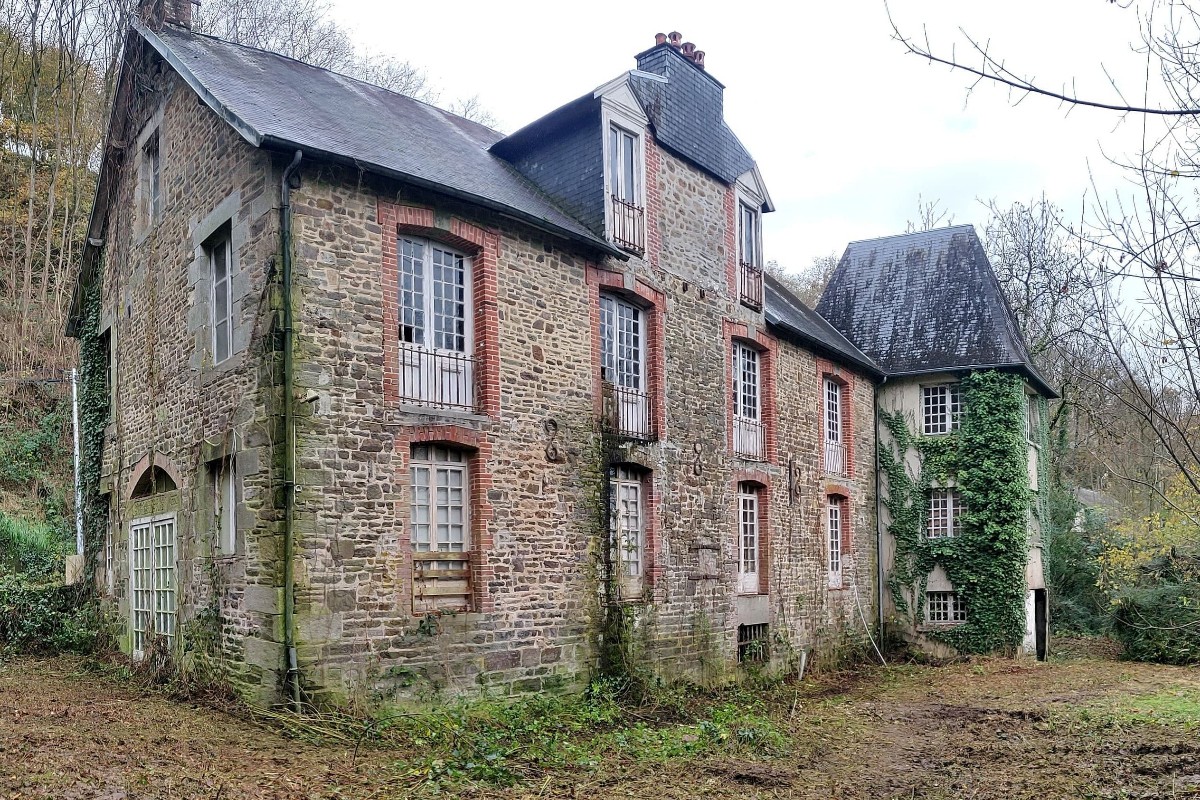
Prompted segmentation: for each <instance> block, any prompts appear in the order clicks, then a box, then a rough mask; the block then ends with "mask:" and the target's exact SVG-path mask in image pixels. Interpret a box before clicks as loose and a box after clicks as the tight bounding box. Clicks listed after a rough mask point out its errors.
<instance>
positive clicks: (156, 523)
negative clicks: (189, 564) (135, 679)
mask: <svg viewBox="0 0 1200 800" xmlns="http://www.w3.org/2000/svg"><path fill="white" fill-rule="evenodd" d="M129 555H130V570H129V582H130V587H129V588H130V604H131V610H132V612H133V613H132V614H131V623H132V627H133V653H134V656H135V657H140V656H141V655H142V654H143V653H144V652H145V650H146V648H147V646H148V645H150V643H151V642H152V641H153V639H154V638H155V637H163V639H164V640H165V642H166V645H167V647H168V649H169V648H170V647H171V646H172V645H173V644H174V640H175V517H173V516H168V517H153V518H148V519H142V520H135V521H134V522H133V523H131V524H130V526H129Z"/></svg>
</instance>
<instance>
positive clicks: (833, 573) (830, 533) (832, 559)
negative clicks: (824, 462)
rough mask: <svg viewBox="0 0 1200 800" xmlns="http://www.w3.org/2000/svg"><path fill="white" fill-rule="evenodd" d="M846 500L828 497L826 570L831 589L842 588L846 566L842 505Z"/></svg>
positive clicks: (826, 512)
mask: <svg viewBox="0 0 1200 800" xmlns="http://www.w3.org/2000/svg"><path fill="white" fill-rule="evenodd" d="M844 502H845V501H844V500H842V498H840V497H838V496H836V495H829V496H828V497H826V511H825V557H826V561H825V569H826V571H827V572H828V574H829V588H830V589H840V588H842V567H844V566H845V564H844V561H845V553H843V552H842V534H843V526H844V525H845V523H846V520H845V519H844V518H843V517H844V515H843V514H842V505H843V504H844Z"/></svg>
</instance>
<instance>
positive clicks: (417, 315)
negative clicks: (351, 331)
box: [396, 236, 475, 411]
mask: <svg viewBox="0 0 1200 800" xmlns="http://www.w3.org/2000/svg"><path fill="white" fill-rule="evenodd" d="M396 244H397V246H396V252H397V256H398V262H399V263H398V271H397V272H398V274H397V280H398V293H399V298H398V300H399V304H398V306H399V329H398V331H397V333H398V337H399V342H400V398H401V399H402V400H404V401H406V402H409V403H413V404H416V405H422V406H431V407H434V408H446V409H457V410H464V411H469V410H473V409H474V408H475V359H474V353H473V348H474V341H473V330H472V327H473V325H472V320H473V309H472V297H471V286H472V284H471V280H472V277H471V259H470V258H468V257H467V256H465V255H463V254H462V253H459V252H457V251H455V250H453V249H451V248H448V247H446V246H444V245H442V244H439V243H438V242H434V241H430V240H427V239H417V238H413V237H409V236H401V237H400V238H399V239H398V241H397V243H396Z"/></svg>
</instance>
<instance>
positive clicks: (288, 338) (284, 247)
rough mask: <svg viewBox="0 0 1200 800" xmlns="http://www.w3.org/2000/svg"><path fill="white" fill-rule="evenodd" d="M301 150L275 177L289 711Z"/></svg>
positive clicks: (293, 663)
mask: <svg viewBox="0 0 1200 800" xmlns="http://www.w3.org/2000/svg"><path fill="white" fill-rule="evenodd" d="M303 157H304V152H303V151H301V150H297V151H296V155H295V156H294V157H293V158H292V163H291V164H289V165H288V166H287V169H285V170H284V171H283V177H282V178H281V179H280V181H279V200H280V202H279V248H280V259H281V261H282V270H281V271H282V278H281V283H282V284H283V285H282V287H281V291H282V294H283V320H282V323H283V324H282V326H281V327H282V331H281V332H282V333H283V428H284V432H283V509H284V511H283V643H284V649H285V650H286V651H287V674H286V676H285V678H284V684H285V686H286V688H287V692H288V697H289V701H290V703H291V707H292V710H293V711H299V710H300V665H299V663H298V661H297V658H296V615H295V606H296V573H295V565H294V564H293V563H292V562H293V560H294V559H295V551H296V545H295V517H296V409H295V402H296V397H295V394H296V390H295V386H294V385H293V382H294V379H295V378H294V374H293V373H294V364H293V350H294V349H295V348H294V342H295V333H294V327H293V319H292V188H293V187H292V179H293V178H296V179H297V183H299V180H298V179H299V175H298V173H297V170H298V169H299V167H300V160H301V159H302V158H303Z"/></svg>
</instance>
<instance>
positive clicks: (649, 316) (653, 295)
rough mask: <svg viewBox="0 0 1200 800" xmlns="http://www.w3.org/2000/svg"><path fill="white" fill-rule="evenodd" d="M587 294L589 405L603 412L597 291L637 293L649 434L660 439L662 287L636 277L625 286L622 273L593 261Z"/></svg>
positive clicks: (663, 423) (663, 424)
mask: <svg viewBox="0 0 1200 800" xmlns="http://www.w3.org/2000/svg"><path fill="white" fill-rule="evenodd" d="M586 274H587V284H588V296H589V301H590V303H591V320H592V406H593V408H594V410H595V413H596V416H597V418H599V416H600V415H601V414H602V413H604V398H603V396H602V389H601V380H600V292H601V290H602V289H607V290H609V291H613V292H615V293H617V294H622V295H625V296H626V297H636V298H637V299H638V300H639V301H640V302H639V303H638V305H640V306H642V310H643V311H645V314H646V328H647V333H648V334H649V335H648V336H647V337H646V342H647V350H648V352H647V354H646V356H647V363H646V390H647V391H648V392H650V417H651V419H650V426H651V431H650V433H651V436H652V437H653V438H655V439H661V438H663V437H664V436H665V435H666V429H667V406H666V402H665V401H666V398H665V395H666V391H665V390H666V381H665V380H664V376H665V375H666V371H667V367H666V337H665V334H664V328H665V321H664V317H665V316H666V300H665V296H664V295H663V293H662V292H661V291H659V290H658V289H655V288H654V287H653V286H651V285H649V284H648V283H646V282H645V281H643V280H641V279H635V280H634V284H633V288H632V289H628V288H626V286H625V273H624V272H617V271H615V270H610V269H604V268H603V267H598V266H596V265H595V264H590V263H589V264H587V266H586Z"/></svg>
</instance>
